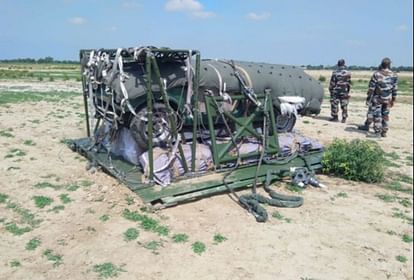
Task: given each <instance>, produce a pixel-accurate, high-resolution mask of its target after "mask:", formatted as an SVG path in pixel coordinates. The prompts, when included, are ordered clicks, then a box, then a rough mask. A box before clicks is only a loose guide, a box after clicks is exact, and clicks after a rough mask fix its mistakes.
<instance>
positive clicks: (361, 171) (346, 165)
mask: <svg viewBox="0 0 414 280" xmlns="http://www.w3.org/2000/svg"><path fill="white" fill-rule="evenodd" d="M384 162H385V153H384V151H383V150H382V149H381V147H380V146H379V145H378V143H376V142H375V141H369V140H360V139H354V140H352V141H351V142H347V141H346V140H342V139H335V140H334V141H333V142H332V144H331V145H329V146H328V148H327V149H326V151H325V153H324V156H323V159H322V165H323V170H322V171H323V172H324V173H326V174H332V175H336V176H339V177H342V178H345V179H348V180H354V181H363V182H368V183H376V182H381V181H383V180H384V172H385V166H384Z"/></svg>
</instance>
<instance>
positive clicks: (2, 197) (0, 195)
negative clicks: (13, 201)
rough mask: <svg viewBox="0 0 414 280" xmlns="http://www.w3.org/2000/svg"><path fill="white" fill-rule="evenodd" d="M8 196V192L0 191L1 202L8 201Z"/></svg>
mask: <svg viewBox="0 0 414 280" xmlns="http://www.w3.org/2000/svg"><path fill="white" fill-rule="evenodd" d="M7 198H9V196H8V195H7V194H5V193H0V203H4V202H6V200H7Z"/></svg>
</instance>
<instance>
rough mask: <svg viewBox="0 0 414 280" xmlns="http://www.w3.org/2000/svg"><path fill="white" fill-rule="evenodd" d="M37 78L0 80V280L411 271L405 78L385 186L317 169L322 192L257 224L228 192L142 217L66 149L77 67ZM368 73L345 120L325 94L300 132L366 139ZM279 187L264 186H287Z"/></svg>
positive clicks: (76, 116)
mask: <svg viewBox="0 0 414 280" xmlns="http://www.w3.org/2000/svg"><path fill="white" fill-rule="evenodd" d="M6 68H7V69H8V70H10V69H9V68H8V67H6ZM0 69H1V67H0ZM29 70H30V69H29ZM29 70H28V71H29ZM42 71H43V70H42ZM54 71H55V74H53V73H54ZM65 71H68V72H69V73H67V76H65V73H64V72H65ZM71 71H73V73H72V72H71ZM6 72H7V71H6ZM29 72H30V71H29ZM37 72H41V71H37ZM37 72H36V73H35V74H34V75H33V76H31V75H25V76H22V75H20V74H19V73H17V74H15V77H10V76H7V77H6V76H5V75H3V77H0V279H105V278H114V279H143V280H149V279H200V280H201V279H203V280H204V279H219V280H221V279H229V280H230V279H231V280H233V279H260V280H265V279H269V280H270V279H272V280H273V279H298V280H304V279H308V280H310V279H395V280H397V279H413V264H412V263H413V209H412V203H413V195H412V180H413V105H412V98H413V95H412V94H413V92H412V79H413V75H412V73H400V74H399V75H400V77H401V78H403V79H405V80H407V81H408V82H407V84H405V82H404V83H403V84H402V86H401V87H400V90H401V91H400V96H399V97H398V99H397V103H396V105H395V107H394V108H392V111H391V120H390V131H389V137H387V138H383V139H379V140H376V141H378V143H379V145H380V146H381V147H382V148H383V149H384V151H385V152H386V153H387V158H388V159H389V161H390V164H389V166H388V169H387V177H386V180H385V181H384V182H381V183H378V184H367V183H359V182H354V181H347V180H344V179H339V178H335V177H331V176H327V175H318V176H317V178H318V179H319V180H320V181H321V182H322V183H324V184H325V185H327V186H328V188H327V189H326V190H322V189H316V188H307V189H305V190H303V191H301V192H300V193H299V195H300V196H302V197H303V198H304V201H305V203H304V205H303V206H302V207H300V208H292V209H288V208H271V207H266V208H267V210H268V212H269V216H270V219H269V221H268V222H267V223H264V224H258V223H256V221H255V219H254V218H253V217H252V216H251V215H250V214H249V213H247V212H246V211H245V210H244V209H242V208H240V206H239V205H237V204H236V203H234V202H233V201H232V200H231V199H230V198H229V196H228V195H226V194H223V195H217V196H213V197H210V198H206V199H202V200H199V201H195V202H192V203H189V204H184V205H180V206H177V207H173V208H168V209H164V210H161V211H157V212H152V211H150V210H149V209H148V208H147V207H146V206H145V205H144V204H143V203H142V202H141V201H140V198H139V197H138V196H136V195H135V194H134V193H133V192H132V191H130V190H129V189H128V188H127V187H126V186H124V185H122V184H120V183H119V182H118V181H117V180H115V179H114V178H112V177H110V176H108V175H107V174H105V173H103V172H99V171H98V172H94V173H92V172H90V171H87V170H86V169H85V166H86V163H87V162H86V160H85V159H84V158H82V157H81V156H80V155H78V154H76V153H74V152H72V151H71V150H70V149H69V148H67V146H66V145H65V139H70V138H80V137H84V136H85V134H86V132H85V125H84V122H83V121H84V119H83V118H84V111H83V104H82V101H83V99H82V97H81V93H80V92H81V88H80V82H79V81H77V80H76V79H78V76H77V75H76V73H75V70H73V69H69V70H67V69H63V70H62V69H47V71H43V72H42V73H48V74H44V75H43V76H42V75H41V76H38V74H37ZM3 73H5V72H3ZM56 73H57V74H56ZM308 73H310V75H312V76H314V77H315V78H317V79H319V77H321V76H324V77H325V78H326V80H329V77H330V71H309V72H308ZM72 74H73V75H72ZM370 75H371V73H370V72H360V73H359V72H356V73H353V80H354V87H353V90H352V93H351V94H352V98H351V101H350V105H349V114H350V116H349V119H348V122H347V123H346V124H343V123H331V122H329V121H328V118H329V99H326V100H325V101H324V103H323V106H322V112H321V114H320V115H318V116H316V117H301V118H300V119H299V120H298V122H297V129H298V130H300V131H301V132H302V133H303V134H305V135H307V136H309V137H313V138H316V139H318V140H319V141H320V142H322V143H323V144H324V145H329V144H330V143H331V142H332V141H333V140H334V139H335V138H343V139H347V140H351V139H366V135H365V133H362V132H360V131H358V130H356V126H357V125H358V124H362V123H363V121H364V119H365V115H366V109H367V108H366V106H365V101H364V100H365V93H366V89H367V84H368V79H369V77H370ZM39 77H43V78H41V79H40V78H39ZM50 77H53V78H50ZM410 81H411V83H410ZM323 85H324V87H325V88H326V86H327V82H324V83H323ZM325 93H326V91H325ZM285 185H286V184H284V183H277V184H276V185H275V188H277V189H278V190H280V191H281V192H284V193H291V191H290V190H288V189H287V188H286V186H285Z"/></svg>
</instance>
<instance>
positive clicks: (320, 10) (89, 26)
mask: <svg viewBox="0 0 414 280" xmlns="http://www.w3.org/2000/svg"><path fill="white" fill-rule="evenodd" d="M142 45H152V46H156V47H161V46H165V47H170V48H185V49H198V50H200V51H201V54H202V57H204V58H227V59H238V60H249V61H258V62H271V63H282V64H293V65H307V64H312V65H319V64H323V65H333V64H335V63H336V61H337V60H338V59H339V58H344V59H345V60H346V62H347V64H348V65H365V66H371V65H378V64H379V62H380V61H381V59H382V58H383V57H385V56H388V57H390V58H391V59H392V61H393V65H394V66H400V65H404V66H412V65H413V0H393V1H391V0H376V1H374V0H347V1H335V0H331V1H328V0H255V1H253V0H216V1H212V0H0V59H10V58H23V57H32V58H39V57H45V56H52V57H54V58H55V59H71V60H77V59H78V52H79V49H82V48H117V47H132V46H142Z"/></svg>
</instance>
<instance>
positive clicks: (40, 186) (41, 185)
mask: <svg viewBox="0 0 414 280" xmlns="http://www.w3.org/2000/svg"><path fill="white" fill-rule="evenodd" d="M33 187H35V188H38V189H45V188H51V189H54V190H60V189H61V188H62V187H63V186H61V185H56V184H52V183H49V182H40V183H37V184H36V185H34V186H33Z"/></svg>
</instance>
